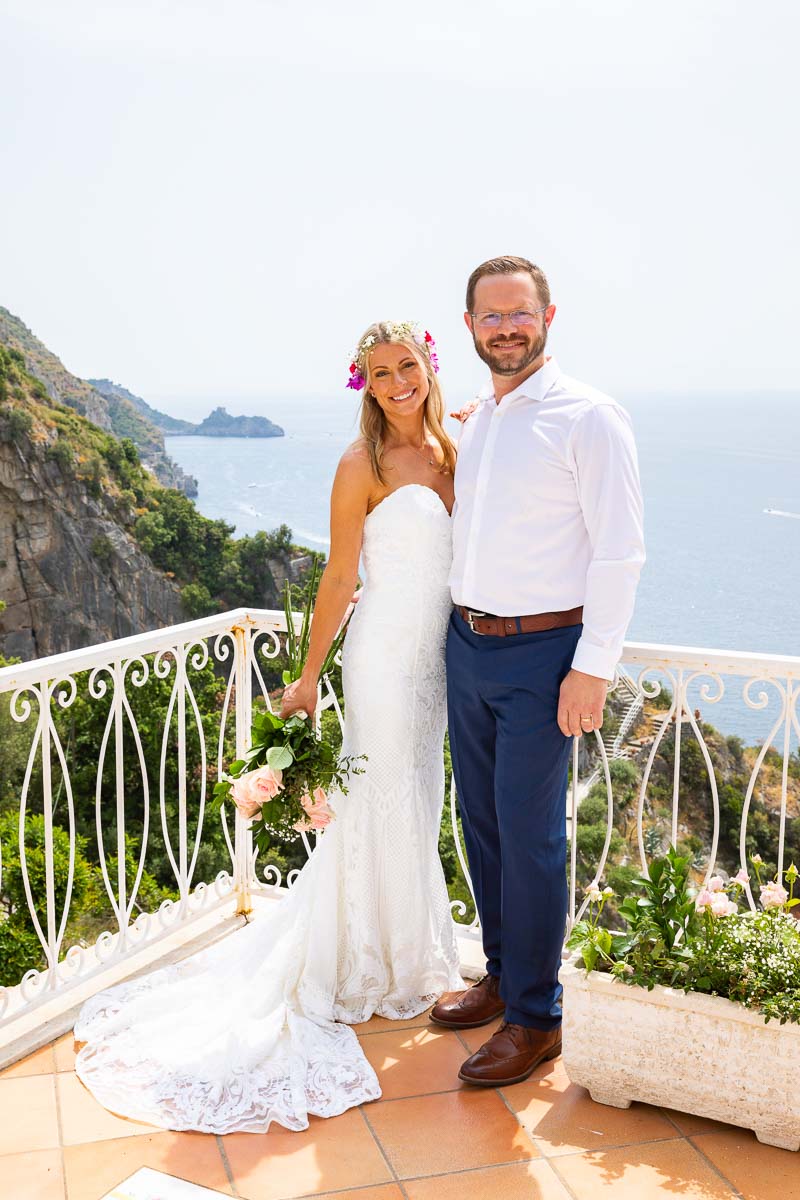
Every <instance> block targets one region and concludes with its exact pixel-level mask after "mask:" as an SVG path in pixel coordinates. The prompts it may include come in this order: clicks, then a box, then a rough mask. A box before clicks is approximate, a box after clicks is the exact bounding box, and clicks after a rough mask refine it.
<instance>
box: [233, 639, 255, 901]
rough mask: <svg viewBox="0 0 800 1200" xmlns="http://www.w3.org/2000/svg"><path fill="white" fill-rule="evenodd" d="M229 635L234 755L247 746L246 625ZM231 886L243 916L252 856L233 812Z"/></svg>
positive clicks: (240, 820) (241, 823)
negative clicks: (233, 651)
mask: <svg viewBox="0 0 800 1200" xmlns="http://www.w3.org/2000/svg"><path fill="white" fill-rule="evenodd" d="M233 636H234V638H235V642H236V657H235V664H234V665H235V672H236V676H235V695H236V712H235V721H236V757H237V758H243V757H244V755H245V753H246V752H247V750H249V748H250V726H251V724H252V712H251V709H252V697H251V687H250V650H251V645H252V642H251V639H250V628H249V626H243V625H235V626H234V627H233ZM233 858H234V868H233V887H234V891H235V892H236V915H237V916H246V914H247V913H249V912H250V911H251V909H252V904H251V901H250V865H251V863H252V860H253V835H252V833H251V832H250V829H249V826H248V822H247V821H245V820H244V818H243V817H241V816H240V815H239V813H238V812H236V813H235V816H234V833H233Z"/></svg>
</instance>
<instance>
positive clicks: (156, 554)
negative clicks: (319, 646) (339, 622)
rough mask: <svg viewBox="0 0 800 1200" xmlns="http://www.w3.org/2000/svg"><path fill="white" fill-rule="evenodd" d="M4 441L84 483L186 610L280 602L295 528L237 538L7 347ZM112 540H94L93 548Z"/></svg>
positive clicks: (1, 407) (0, 434) (0, 358)
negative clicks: (280, 579) (55, 393)
mask: <svg viewBox="0 0 800 1200" xmlns="http://www.w3.org/2000/svg"><path fill="white" fill-rule="evenodd" d="M0 438H5V439H6V440H10V441H13V442H16V443H18V445H19V447H20V448H22V447H23V445H24V446H25V448H26V451H27V453H30V454H33V455H38V456H41V458H42V459H43V460H45V461H47V462H50V463H54V464H55V465H56V466H57V468H58V470H59V471H60V472H61V474H62V476H63V477H64V479H65V480H67V481H73V482H75V483H77V484H78V485H79V486H80V487H82V488H83V489H85V491H86V493H88V495H89V496H91V497H92V498H93V499H94V500H95V501H96V502H97V503H98V505H99V506H100V508H101V510H102V512H103V515H104V516H105V517H107V518H110V519H111V520H113V521H114V523H115V524H116V525H118V526H119V527H120V528H121V529H122V530H123V531H124V532H125V534H127V535H128V536H130V537H132V538H134V539H135V541H136V542H137V544H138V545H139V546H140V547H141V549H142V550H143V551H144V552H145V553H146V554H147V555H148V557H149V558H150V559H151V561H152V562H153V564H154V565H155V566H156V567H157V568H159V569H160V570H161V571H163V572H164V573H165V574H166V575H167V577H168V578H170V579H172V580H174V582H175V583H176V584H177V585H178V586H179V587H180V588H181V594H182V598H183V601H184V607H185V609H186V613H187V616H189V617H198V616H204V615H207V614H210V613H214V612H221V611H224V610H225V609H228V608H235V607H237V606H240V605H246V604H250V605H253V606H255V607H266V608H273V607H277V606H278V605H279V602H280V594H279V587H278V585H277V583H276V581H275V577H274V575H273V567H278V566H279V567H280V574H281V575H282V576H284V577H285V576H286V575H288V574H290V573H291V572H290V559H289V556H290V554H291V553H293V552H294V548H293V547H292V544H291V533H290V532H289V531H288V530H286V529H285V527H282V528H281V529H280V530H277V531H275V532H274V533H271V534H270V533H265V532H260V533H257V534H255V535H253V536H251V537H242V538H237V539H234V538H233V536H232V534H233V532H234V527H233V526H232V525H229V524H228V523H227V522H225V521H221V520H217V521H214V520H211V519H209V518H208V517H204V516H202V514H201V513H199V512H198V510H197V509H196V507H195V505H194V504H193V503H192V501H191V500H190V499H189V498H188V497H187V496H185V495H183V494H182V493H180V492H177V491H175V490H174V489H171V488H164V487H162V486H161V485H160V484H159V483H158V482H157V481H156V480H155V479H154V478H153V476H152V474H151V473H150V472H149V471H147V470H146V469H145V468H144V467H143V465H142V463H141V461H140V457H139V452H138V450H137V448H136V446H135V445H134V442H133V440H132V439H131V438H127V437H123V438H121V439H120V438H117V437H116V436H114V435H113V434H111V433H109V432H107V431H105V430H103V429H100V428H99V427H98V426H97V425H94V424H93V423H92V422H91V421H89V420H87V419H86V418H85V417H83V416H81V415H80V414H79V413H77V412H76V411H75V410H74V409H72V408H70V407H69V406H67V405H66V404H62V403H61V402H60V401H58V400H54V399H52V398H51V396H50V395H49V394H48V392H47V389H46V388H45V387H44V385H43V384H42V383H41V381H40V380H38V379H37V378H35V377H34V376H33V375H32V374H31V373H30V372H29V371H28V370H26V367H25V360H24V356H23V354H22V352H21V351H19V350H15V349H8V348H6V347H5V346H3V345H2V344H0ZM107 540H108V539H107V537H106V541H105V542H103V541H102V539H101V541H97V538H96V537H95V539H94V541H93V543H92V545H93V551H92V552H93V554H94V555H95V557H102V555H103V553H104V552H106V553H107V550H108V547H107V545H106V543H107Z"/></svg>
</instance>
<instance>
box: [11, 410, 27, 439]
mask: <svg viewBox="0 0 800 1200" xmlns="http://www.w3.org/2000/svg"><path fill="white" fill-rule="evenodd" d="M8 428H9V432H10V434H11V437H12V439H13V440H14V441H16V440H17V439H18V438H21V437H27V435H28V434H29V433H30V431H31V430H32V429H33V417H32V416H31V414H30V413H29V412H26V411H25V409H23V408H14V409H12V410H11V415H10V417H9V418H8Z"/></svg>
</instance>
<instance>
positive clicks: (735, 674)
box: [567, 643, 800, 928]
mask: <svg viewBox="0 0 800 1200" xmlns="http://www.w3.org/2000/svg"><path fill="white" fill-rule="evenodd" d="M622 662H623V664H624V666H625V667H626V668H627V672H629V673H630V674H632V676H633V677H634V679H635V686H636V688H637V690H638V692H639V694H640V696H641V711H645V710H646V708H647V705H648V704H651V705H652V704H653V703H654V702H656V701H658V699H659V697H666V692H665V690H664V689H665V687H666V688H668V689H669V698H668V702H667V703H665V704H662V706H661V711H660V714H659V719H658V722H657V729H656V732H655V734H654V736H652V739H651V740H650V741H649V745H647V744H646V745H645V746H644V748H643V762H642V770H641V781H640V783H639V785H638V789H637V791H638V800H637V807H636V821H635V834H636V855H637V857H638V861H639V864H640V865H642V866H644V865H646V862H647V859H648V854H647V852H646V849H645V828H646V826H648V827H649V828H652V829H655V830H658V828H659V825H660V826H661V828H662V831H663V832H662V836H661V843H662V848H663V847H664V846H666V845H667V844H670V845H676V844H677V843H678V842H679V840H680V835H681V832H682V830H681V820H680V817H681V784H682V782H683V775H682V751H683V750H685V748H686V745H687V741H689V740H691V739H694V742H695V743H696V745H697V746H698V748H699V752H700V755H701V758H702V766H703V770H704V772H705V778H706V780H707V783H708V794H709V799H710V803H711V819H710V825H709V827H708V829H707V836H706V837H705V838H704V839H703V841H704V845H703V854H702V859H703V863H704V869H703V870H702V881H703V882H704V883H705V882H707V881H708V879H709V878H710V877H711V875H712V874H713V873H714V871H715V870H716V869H719V863H718V850H719V840H720V833H721V830H720V795H719V779H718V775H719V773H720V771H721V766H722V764H721V763H720V762H719V753H718V751H717V752H716V753H715V751H714V748H713V747H711V746H709V740H708V738H707V736H706V733H705V732H704V728H703V726H704V725H710V724H712V722H711V721H708V722H706V721H704V720H702V719H700V718H698V716H697V707H696V706H697V704H698V703H700V704H702V705H703V707H704V708H705V709H706V710H707V711H708V709H709V708H710V709H711V711H712V712H713V711H714V706H715V705H718V704H720V703H721V702H722V701H723V699H724V698H728V699H729V700H735V701H736V703H737V705H741V708H742V710H744V711H747V712H752V713H757V712H758V713H763V714H764V715H765V716H766V717H767V721H766V728H765V729H764V730H763V731H762V732H761V733H760V735H759V736H758V737H757V738H756V739H755V746H754V747H753V750H752V752H751V756H752V757H753V762H752V764H749V763H747V764H746V767H747V769H746V771H745V773H744V774H745V775H746V784H745V787H744V794H743V804H742V813H741V819H740V821H739V826H738V861H737V862H736V863H735V864H734V865H735V867H736V868H738V867H739V866H741V867H744V868H745V870H748V869H749V864H748V857H747V839H748V833H749V817H750V811H751V806H752V804H753V799H754V796H755V794H756V788H757V786H758V784H759V780H760V779H761V778H762V776H763V773H764V765H765V760H766V758H767V754H768V752H769V751H770V750H772V751H773V754H774V755H776V756H777V758H778V762H779V770H778V776H779V782H778V784H777V790H778V796H777V799H776V798H775V796H774V795H773V797H772V800H771V806H770V809H769V813H770V815H771V817H772V822H773V824H775V823H777V836H776V837H775V838H774V852H775V853H774V860H773V864H774V866H775V867H776V869H777V871H778V872H779V873H780V874H782V873H783V871H784V869H785V867H786V866H787V865H788V864H787V862H786V828H787V816H788V815H789V813H790V810H793V811H794V812H795V813H798V814H800V753H799V752H798V743H800V716H799V715H798V698H799V697H800V658H799V657H790V656H783V655H777V654H747V653H741V652H738V651H724V650H706V649H698V648H694V647H685V646H662V645H650V644H646V643H627V644H626V645H625V647H624V650H623V657H622ZM726 681H727V682H726ZM654 715H655V714H654ZM720 732H721V733H723V735H724V730H723V731H720ZM669 734H671V739H672V746H671V751H670V757H671V758H672V764H671V770H670V774H671V780H670V781H669V784H668V786H669V791H670V793H671V794H670V796H669V807H668V812H667V813H666V814H665V815H661V816H660V818H659V814H658V813H656V814H652V813H650V814H647V812H646V809H647V804H648V799H649V796H650V792H651V789H652V781H653V772H654V765H655V763H656V760H657V758H658V756H659V753H660V752H661V751H662V750H663V749H664V747H665V742H666V740H667V738H668V735H669ZM594 736H595V738H596V741H597V745H598V750H599V754H600V760H601V770H602V778H603V780H604V782H605V785H606V794H607V826H606V838H605V843H604V845H603V849H602V852H601V854H600V857H599V860H598V861H597V863H596V865H595V867H594V870H593V872H592V879H591V880H590V882H591V883H599V882H601V881H602V879H603V878H604V872H605V871H606V866H607V862H608V853H609V848H610V844H611V839H612V834H613V830H614V816H615V802H614V795H613V788H612V782H611V772H610V764H609V757H608V753H607V750H606V747H605V745H604V743H603V739H602V736H601V733H600V731H595V735H594ZM793 747H794V751H795V757H794V768H793V771H792V775H793V777H792V779H791V780H790V768H791V767H792V763H793V759H792V753H793ZM715 758H716V759H717V761H716V762H715ZM577 768H578V752H577V744H576V746H575V749H574V753H573V773H572V787H571V794H570V803H569V810H570V811H569V814H568V825H569V829H570V856H569V881H570V902H569V911H568V918H567V926H568V928H569V927H571V925H572V924H573V923H574V922H575V921H576V920H579V919H580V917H581V916H582V915H583V913H584V911H585V909H586V905H587V900H586V899H584V900H583V901H582V902H580V904H578V886H577V884H578V880H577V857H578V848H577V841H578V837H577V833H578V808H579V798H580V794H581V792H580V784H579V780H578V769H577ZM774 790H775V789H774V787H773V792H774ZM798 843H800V836H798ZM587 886H588V885H587ZM745 892H746V896H747V901H748V904H749V906H750V908H751V909H754V908H755V907H756V905H755V898H754V896H753V892H752V889H751V887H750V885H749V884H748V885H747V886H746V888H745Z"/></svg>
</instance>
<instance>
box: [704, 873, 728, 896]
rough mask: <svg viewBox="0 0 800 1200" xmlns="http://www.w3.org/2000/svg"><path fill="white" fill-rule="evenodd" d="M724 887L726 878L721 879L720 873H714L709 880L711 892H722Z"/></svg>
mask: <svg viewBox="0 0 800 1200" xmlns="http://www.w3.org/2000/svg"><path fill="white" fill-rule="evenodd" d="M724 887H725V883H724V880H722V879H720V877H719V875H712V876H711V878H710V879H709V881H708V890H709V891H710V892H721V891H723V889H724Z"/></svg>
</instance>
